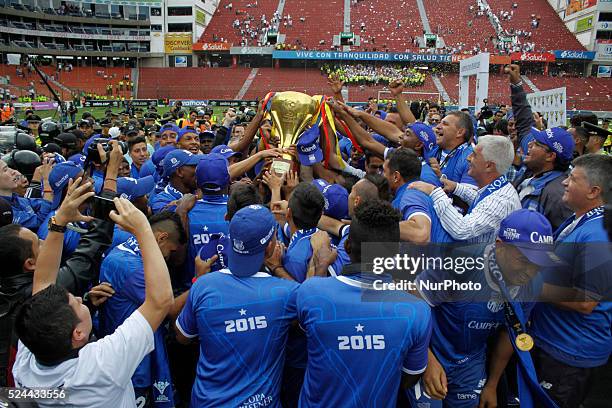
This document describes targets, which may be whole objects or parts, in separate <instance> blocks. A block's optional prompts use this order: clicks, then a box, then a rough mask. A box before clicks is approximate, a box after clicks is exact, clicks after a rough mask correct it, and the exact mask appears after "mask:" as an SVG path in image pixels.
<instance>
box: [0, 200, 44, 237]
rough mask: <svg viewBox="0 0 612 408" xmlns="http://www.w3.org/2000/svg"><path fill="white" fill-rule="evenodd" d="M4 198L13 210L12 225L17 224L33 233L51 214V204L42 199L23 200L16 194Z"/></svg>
mask: <svg viewBox="0 0 612 408" xmlns="http://www.w3.org/2000/svg"><path fill="white" fill-rule="evenodd" d="M1 198H4V199H5V200H6V201H7V202H8V203H9V204H11V208H12V210H13V224H19V225H21V226H22V227H24V228H27V229H30V230H32V231H34V232H36V231H37V230H38V228H39V227H40V225H41V224H42V223H43V222H44V221H45V220H46V218H47V215H49V213H50V212H51V205H52V204H51V202H50V201H47V200H44V199H42V198H25V197H21V196H19V195H17V194H14V193H13V195H12V196H10V197H1ZM47 222H48V220H47Z"/></svg>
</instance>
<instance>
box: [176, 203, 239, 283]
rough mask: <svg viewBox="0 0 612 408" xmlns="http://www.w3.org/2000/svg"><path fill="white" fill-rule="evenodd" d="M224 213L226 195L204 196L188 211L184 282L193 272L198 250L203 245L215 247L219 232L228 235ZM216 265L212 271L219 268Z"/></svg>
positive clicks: (227, 224) (186, 281) (211, 251)
mask: <svg viewBox="0 0 612 408" xmlns="http://www.w3.org/2000/svg"><path fill="white" fill-rule="evenodd" d="M225 214H227V196H226V195H210V196H204V197H203V198H202V199H201V200H198V201H197V202H196V204H195V206H194V207H193V209H192V210H191V211H190V212H189V234H190V237H189V252H188V255H187V260H186V262H185V264H186V274H185V277H184V278H185V281H184V283H185V284H187V285H189V284H190V282H191V279H192V278H193V276H194V274H195V258H196V257H197V256H198V253H199V252H200V250H201V249H202V248H203V247H205V246H207V247H208V246H214V247H215V249H216V247H217V244H218V242H217V241H218V238H222V237H220V234H222V235H224V236H227V235H228V229H229V222H228V221H226V220H225ZM215 234H216V235H215ZM211 237H212V238H213V239H211ZM215 238H217V239H215ZM224 250H225V249H224ZM204 252H205V253H214V252H215V251H213V250H212V249H211V250H209V249H208V248H207V249H205V250H204ZM217 265H218V264H215V265H213V267H212V270H213V271H215V270H218V269H220V268H219V267H218V266H217Z"/></svg>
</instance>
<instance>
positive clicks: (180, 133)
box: [176, 127, 198, 143]
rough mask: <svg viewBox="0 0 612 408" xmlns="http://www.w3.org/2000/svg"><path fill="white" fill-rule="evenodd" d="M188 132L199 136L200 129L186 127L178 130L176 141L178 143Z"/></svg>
mask: <svg viewBox="0 0 612 408" xmlns="http://www.w3.org/2000/svg"><path fill="white" fill-rule="evenodd" d="M187 133H193V134H194V135H196V136H198V131H197V130H195V129H194V128H189V127H184V128H182V129H180V130H179V131H178V132H177V134H176V143H178V142H179V140H181V138H182V137H183V136H185V135H186V134H187Z"/></svg>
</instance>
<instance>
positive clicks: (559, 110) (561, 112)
mask: <svg viewBox="0 0 612 408" xmlns="http://www.w3.org/2000/svg"><path fill="white" fill-rule="evenodd" d="M527 102H529V105H531V109H532V110H533V111H534V112H542V116H543V117H544V119H546V121H547V122H548V127H549V128H553V127H555V126H566V120H567V116H566V115H567V112H566V105H567V95H566V88H565V87H563V88H555V89H549V90H547V91H540V92H533V93H530V94H527Z"/></svg>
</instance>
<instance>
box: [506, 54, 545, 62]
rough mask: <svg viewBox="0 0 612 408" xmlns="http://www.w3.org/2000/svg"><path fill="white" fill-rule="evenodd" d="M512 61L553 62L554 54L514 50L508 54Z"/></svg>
mask: <svg viewBox="0 0 612 408" xmlns="http://www.w3.org/2000/svg"><path fill="white" fill-rule="evenodd" d="M510 58H511V59H512V61H522V62H554V61H555V54H552V53H550V52H514V53H512V54H511V55H510Z"/></svg>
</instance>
